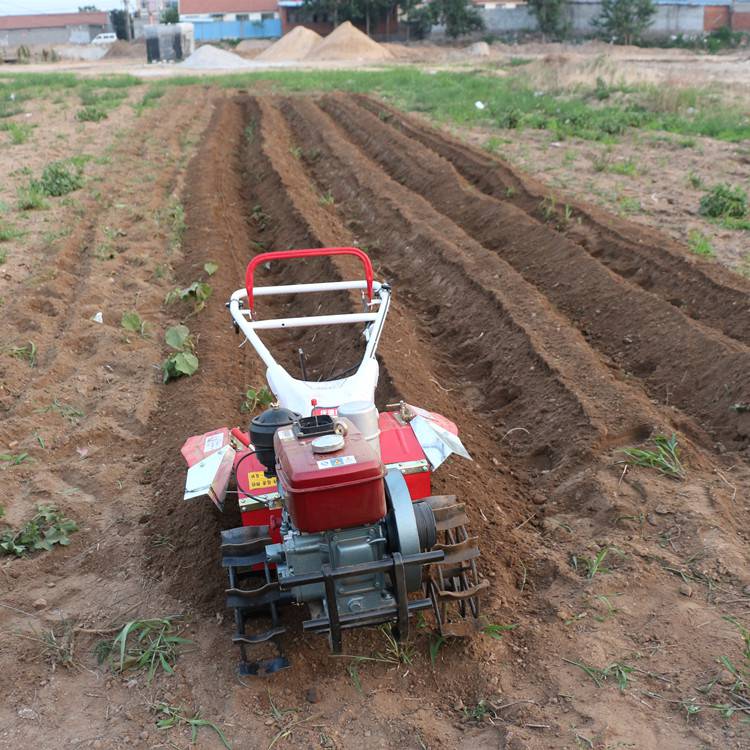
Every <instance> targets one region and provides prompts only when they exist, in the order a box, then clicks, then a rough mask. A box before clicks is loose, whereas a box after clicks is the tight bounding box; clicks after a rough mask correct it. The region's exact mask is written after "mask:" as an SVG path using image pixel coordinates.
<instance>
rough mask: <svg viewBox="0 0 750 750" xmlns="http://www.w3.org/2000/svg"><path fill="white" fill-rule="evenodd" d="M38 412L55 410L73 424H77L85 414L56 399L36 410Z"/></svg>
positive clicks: (45, 412) (44, 412)
mask: <svg viewBox="0 0 750 750" xmlns="http://www.w3.org/2000/svg"><path fill="white" fill-rule="evenodd" d="M36 411H37V413H38V414H47V413H48V412H55V413H57V414H59V415H60V416H62V417H64V418H65V419H67V420H68V422H70V424H72V425H73V426H75V425H77V424H78V423H79V422H80V421H81V420H82V419H83V418H84V417H85V416H86V415H85V414H84V413H83V412H82V411H81V410H80V409H77V408H76V407H75V406H71V405H70V404H64V403H62V402H61V401H58V400H57V399H54V401H53V402H52V403H51V404H50V405H49V406H45V407H43V408H41V409H37V410H36Z"/></svg>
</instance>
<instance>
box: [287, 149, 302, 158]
mask: <svg viewBox="0 0 750 750" xmlns="http://www.w3.org/2000/svg"><path fill="white" fill-rule="evenodd" d="M289 153H290V154H291V155H292V156H293V157H294V158H295V159H301V158H302V149H301V148H300V147H299V146H292V147H291V148H290V149H289Z"/></svg>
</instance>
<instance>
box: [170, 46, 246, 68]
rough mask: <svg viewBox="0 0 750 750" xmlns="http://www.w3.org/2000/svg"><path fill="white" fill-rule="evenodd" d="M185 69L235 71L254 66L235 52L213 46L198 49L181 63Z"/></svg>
mask: <svg viewBox="0 0 750 750" xmlns="http://www.w3.org/2000/svg"><path fill="white" fill-rule="evenodd" d="M180 65H182V66H183V67H185V68H195V69H198V70H233V69H235V68H252V67H253V64H252V63H251V62H248V61H247V60H243V59H242V58H241V57H240V56H239V55H235V54H234V52H227V51H226V50H224V49H219V48H218V47H214V46H212V45H211V44H204V45H203V46H202V47H198V49H197V50H195V52H193V54H192V55H190V57H188V58H187V59H186V60H184V61H183V62H181V63H180Z"/></svg>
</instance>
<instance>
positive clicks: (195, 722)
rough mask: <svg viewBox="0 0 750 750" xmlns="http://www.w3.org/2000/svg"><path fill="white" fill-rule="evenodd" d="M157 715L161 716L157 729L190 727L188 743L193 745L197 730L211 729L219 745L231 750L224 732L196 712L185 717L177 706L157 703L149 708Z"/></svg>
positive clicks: (183, 711)
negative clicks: (217, 738)
mask: <svg viewBox="0 0 750 750" xmlns="http://www.w3.org/2000/svg"><path fill="white" fill-rule="evenodd" d="M151 709H152V710H153V711H155V712H156V713H157V715H159V716H161V717H162V718H161V719H158V720H157V722H156V726H157V727H158V728H159V729H172V728H173V727H181V726H188V727H190V742H191V744H193V745H194V744H195V743H196V740H197V739H198V730H199V729H201V728H204V727H205V728H206V729H212V730H213V731H214V732H216V734H217V735H218V737H219V740H220V741H221V744H222V745H224V747H225V748H227V750H232V746H231V745H230V744H229V742H228V741H227V738H226V737H225V736H224V732H222V731H221V729H219V727H217V726H216V724H214V723H213V722H212V721H208V719H201V717H200V714H199V713H198V712H197V711H196V712H195V713H194V714H193V715H192V716H187V714H186V712H185V710H184V709H183V708H180V707H179V706H170V705H169V704H168V703H163V702H162V703H157V704H155V705H153V706H152V707H151Z"/></svg>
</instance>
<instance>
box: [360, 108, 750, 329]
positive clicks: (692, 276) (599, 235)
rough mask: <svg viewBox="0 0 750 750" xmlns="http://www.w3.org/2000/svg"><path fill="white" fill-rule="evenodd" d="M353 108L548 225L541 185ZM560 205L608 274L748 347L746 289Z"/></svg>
mask: <svg viewBox="0 0 750 750" xmlns="http://www.w3.org/2000/svg"><path fill="white" fill-rule="evenodd" d="M355 98H356V101H357V102H358V103H359V104H360V105H361V106H362V107H363V108H366V109H367V110H368V111H370V112H372V113H374V114H376V115H378V116H379V119H380V120H381V121H382V122H386V123H388V124H389V125H390V126H392V127H394V128H396V129H398V130H399V132H401V133H403V134H405V135H406V136H408V137H409V138H410V139H413V140H415V141H417V142H418V143H421V144H422V145H423V146H425V147H426V148H428V149H431V150H432V151H434V152H435V153H437V154H439V155H440V156H442V157H443V158H445V159H447V160H448V161H449V162H450V163H451V164H452V165H453V167H455V169H456V170H457V171H458V172H459V174H461V175H462V176H463V177H464V178H465V179H466V180H467V181H468V182H469V183H471V184H472V185H473V186H474V187H476V188H477V189H478V190H481V191H482V192H483V193H486V194H487V195H490V196H493V197H495V198H498V199H500V200H504V201H508V202H510V203H513V204H514V205H516V206H518V207H519V208H521V209H522V210H523V211H524V212H526V213H528V214H529V215H531V216H534V217H536V218H537V219H540V220H547V219H548V216H549V211H550V207H549V205H547V206H546V207H545V202H546V203H547V204H548V203H549V196H550V195H551V194H552V193H553V192H554V191H552V190H550V189H549V188H548V187H546V186H544V185H543V184H541V183H539V182H537V181H535V180H533V179H531V178H528V177H525V176H524V177H521V176H520V175H518V174H517V173H516V172H515V171H514V170H513V169H512V168H511V167H510V166H509V165H508V164H507V163H505V162H503V161H502V160H500V159H497V158H495V157H491V156H488V155H487V154H484V153H482V152H480V151H478V150H477V149H474V148H472V147H471V146H469V145H467V144H464V143H460V142H458V141H457V140H455V139H453V138H451V137H450V136H449V135H447V134H445V133H439V132H437V131H435V130H433V129H432V128H429V127H428V126H426V125H423V124H421V123H418V122H417V121H416V120H414V119H413V118H409V117H407V116H406V115H404V114H403V113H401V112H399V111H398V110H396V109H394V108H392V107H390V106H389V105H387V104H384V103H383V102H380V101H376V100H374V99H372V98H370V97H367V96H357V97H355ZM565 202H566V199H565V198H562V199H560V200H558V201H556V206H557V207H556V208H555V213H556V214H557V216H556V220H558V221H559V225H558V226H559V227H560V229H561V232H562V233H563V234H564V235H567V236H569V237H570V238H571V239H573V240H575V241H576V242H578V243H579V244H581V245H582V246H583V247H584V248H585V249H586V250H587V251H588V252H590V253H591V255H593V256H594V257H596V258H598V259H599V260H600V261H601V262H602V263H604V264H606V265H607V266H608V267H609V268H610V269H611V270H612V271H614V272H615V273H617V274H619V275H620V276H622V277H624V278H627V279H628V280H629V281H631V282H633V283H635V284H638V285H639V286H641V287H642V288H643V289H646V290H648V291H650V292H653V293H654V294H658V295H659V296H660V297H662V298H663V299H664V300H666V301H667V302H669V303H670V304H672V305H674V306H675V307H677V308H678V309H680V311H681V312H683V313H685V314H686V315H688V316H690V317H691V318H694V319H696V320H700V321H701V322H702V323H704V324H706V325H710V326H711V327H713V328H716V329H717V330H719V331H721V332H722V333H724V334H726V335H727V336H730V337H732V338H735V339H737V340H738V341H741V342H743V343H745V344H750V284H749V283H748V282H746V281H745V280H743V279H742V278H740V277H739V276H738V275H737V274H733V273H731V272H730V271H727V270H726V269H724V268H722V267H720V266H718V265H716V264H709V263H707V262H705V261H701V260H699V259H697V258H691V257H689V256H687V255H686V250H685V248H684V247H682V246H681V245H679V244H678V243H677V242H675V240H673V239H671V238H670V237H667V236H666V235H663V234H660V233H657V232H656V231H654V230H652V229H649V228H647V227H643V226H640V225H636V224H633V223H632V222H628V221H625V220H623V219H620V218H619V217H616V216H614V215H612V214H610V213H605V212H603V211H601V210H600V209H597V208H596V207H594V206H590V205H587V204H582V203H579V202H577V201H573V202H570V201H568V205H569V206H570V208H572V209H574V211H573V216H574V219H575V220H574V221H569V220H565V218H564V217H563V214H562V210H561V209H562V207H563V206H564V204H565Z"/></svg>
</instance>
